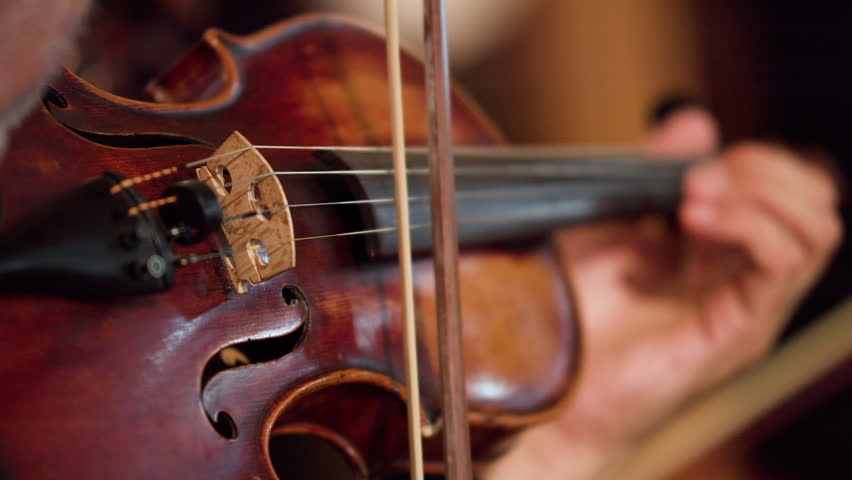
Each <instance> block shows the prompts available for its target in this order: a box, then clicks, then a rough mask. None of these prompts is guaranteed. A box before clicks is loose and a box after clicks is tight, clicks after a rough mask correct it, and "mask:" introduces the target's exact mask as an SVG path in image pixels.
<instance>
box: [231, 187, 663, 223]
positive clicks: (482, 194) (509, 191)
mask: <svg viewBox="0 0 852 480" xmlns="http://www.w3.org/2000/svg"><path fill="white" fill-rule="evenodd" d="M619 186H620V187H621V186H623V185H622V184H619ZM649 186H650V185H649ZM583 190H584V192H585V191H588V190H594V191H599V186H589V185H586V186H584V187H583ZM663 190H666V191H667V189H665V186H663ZM566 192H570V193H575V194H576V193H580V192H578V189H577V187H574V188H573V189H572V190H570V191H567V190H566ZM541 194H542V191H541V188H535V189H519V188H503V189H492V190H474V191H466V192H461V191H457V192H456V198H457V199H492V200H493V199H506V198H512V197H524V196H530V195H532V196H536V195H541ZM408 199H409V203H411V202H422V201H426V200H429V197H428V196H424V195H409V196H408ZM394 202H396V199H395V198H393V197H385V198H375V199H366V200H342V201H337V202H315V203H295V204H288V205H278V206H275V207H268V208H263V209H260V210H252V211H250V212H244V213H240V214H236V215H232V216H230V217H226V218H225V219H223V220H222V223H228V222H232V221H236V220H242V219H245V218H252V217H255V216H257V215H262V214H265V213H273V212H276V211H279V210H284V209H287V208H304V207H336V206H342V205H381V204H393V203H394ZM227 205H228V204H223V205H222V208H223V209H224V208H225V207H226V206H227Z"/></svg>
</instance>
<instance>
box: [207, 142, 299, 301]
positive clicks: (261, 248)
mask: <svg viewBox="0 0 852 480" xmlns="http://www.w3.org/2000/svg"><path fill="white" fill-rule="evenodd" d="M250 147H252V144H251V143H250V142H249V141H248V140H246V138H245V137H244V136H243V135H242V134H240V133H239V132H234V133H233V134H231V136H230V137H228V139H227V140H225V142H224V143H222V145H221V146H220V147H219V148H218V149H217V150H216V152H214V154H213V155H212V157H213V158H212V159H211V160H210V161H209V162H208V163H207V164H206V165H205V166H203V167H201V168H198V169H197V170H196V174H197V175H198V179H199V180H200V181H202V182H204V183H206V184H207V185H208V186H210V188H211V189H212V190H213V191H214V192H215V193H216V196H217V197H218V198H219V203H220V204H221V205H222V213H223V217H224V218H226V219H228V220H227V221H225V222H223V223H222V231H223V232H224V234H225V238H226V239H227V241H228V243H229V244H230V247H231V251H232V256H230V257H224V260H225V265H226V266H227V269H228V273H229V275H230V276H231V281H232V282H233V283H234V288H235V289H236V291H237V293H240V294H243V293H246V292H248V288H249V286H252V285H257V284H259V283H261V282H263V281H266V280H269V279H270V278H272V277H274V276H276V275H278V274H280V273H283V272H285V271H287V270H289V269H291V268H293V267H295V266H296V243H295V240H294V235H293V221H292V218H291V216H290V209H289V208H287V205H288V203H287V197H286V195H285V194H284V188H283V187H282V185H281V182H280V181H279V180H278V177H277V176H276V175H275V174H274V172H273V170H272V167H271V166H270V165H269V162H267V160H266V159H265V158H264V157H263V155H261V154H260V152H258V151H257V149H255V148H250ZM228 152H233V154H231V155H228V154H227V153H228ZM220 155H221V156H220ZM252 179H253V180H252ZM247 212H255V213H256V214H255V215H248V216H247V215H245V214H246V213H247Z"/></svg>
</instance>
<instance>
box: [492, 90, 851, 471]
mask: <svg viewBox="0 0 852 480" xmlns="http://www.w3.org/2000/svg"><path fill="white" fill-rule="evenodd" d="M717 138H718V133H717V130H716V126H715V123H714V122H713V119H712V118H711V117H710V116H709V115H708V114H707V113H706V112H704V111H703V110H700V109H698V108H694V107H693V108H687V109H682V110H680V111H677V112H674V113H673V114H672V115H670V116H669V118H667V119H666V120H665V121H664V122H663V123H662V124H661V125H660V126H659V128H658V129H657V130H656V131H655V132H654V133H653V134H652V135H651V138H650V139H649V142H648V143H649V149H650V150H651V151H652V152H655V153H657V154H660V155H670V156H685V155H701V154H708V153H711V152H713V151H714V150H715V148H716V143H717ZM836 197H837V194H836V189H835V186H834V184H833V182H832V180H831V178H830V177H829V176H828V175H827V174H826V173H825V172H824V171H822V170H821V169H819V168H818V167H816V166H814V165H811V164H807V163H805V162H804V161H803V160H802V159H801V158H798V157H797V156H796V155H794V154H793V153H792V152H790V151H787V150H784V149H781V148H779V147H774V146H769V145H763V144H744V145H739V146H735V147H733V148H731V149H729V150H727V151H725V152H724V153H722V154H721V155H720V156H719V158H718V159H717V160H715V161H712V162H709V163H707V164H703V165H701V166H698V167H695V168H694V169H692V170H691V171H690V173H689V174H688V175H687V177H686V179H685V182H684V196H683V201H682V203H681V205H680V207H679V211H678V217H679V224H680V232H670V231H668V230H667V229H666V227H665V225H664V224H663V223H662V222H660V221H653V220H650V221H649V220H648V219H642V220H638V221H635V222H620V223H611V224H605V225H593V226H588V227H582V228H572V229H566V230H563V231H560V232H558V233H557V234H556V236H555V244H556V248H557V250H558V251H559V253H560V256H561V258H562V259H563V267H564V270H565V271H566V272H568V275H569V278H571V279H572V280H573V282H574V287H575V294H576V299H577V301H578V303H579V307H580V313H581V320H582V322H583V324H582V326H583V332H584V348H585V352H584V358H583V370H582V372H581V378H580V379H579V384H578V385H577V392H576V396H575V398H574V400H573V402H572V403H571V405H570V406H569V407H568V408H567V409H566V410H565V411H564V412H562V413H561V414H560V416H559V417H558V418H557V419H556V420H555V421H553V422H550V423H548V424H545V425H542V426H540V427H537V428H536V429H533V430H531V431H529V432H526V433H525V434H524V435H522V437H521V438H520V439H519V441H518V443H517V445H516V447H515V448H514V449H513V450H512V451H511V452H510V453H509V454H508V455H507V456H506V457H505V458H503V459H501V460H500V461H499V462H497V463H496V464H495V465H494V466H493V467H492V468H491V469H490V471H489V472H488V474H487V475H488V478H491V479H501V478H542V479H546V478H554V479H556V478H558V479H565V478H589V477H593V476H595V475H596V474H597V473H599V472H600V471H601V469H602V468H603V467H604V466H605V465H606V464H607V463H608V462H609V461H611V460H613V458H614V457H616V456H617V455H618V454H619V453H620V452H621V451H622V450H623V449H624V448H626V447H627V446H628V445H629V444H631V443H632V442H634V441H636V439H637V438H638V437H639V436H640V435H641V434H643V433H644V432H646V431H648V430H649V428H650V427H651V426H653V425H654V424H655V423H656V422H659V421H660V420H661V419H663V418H664V417H665V416H666V415H668V414H670V413H671V412H672V411H673V410H674V409H675V408H677V407H678V406H679V405H680V404H682V403H683V402H684V401H685V400H686V399H687V398H689V397H691V396H694V395H696V394H697V393H700V392H702V391H704V390H706V389H707V388H709V387H710V386H712V385H714V384H716V383H718V382H719V381H720V380H722V379H724V378H727V377H729V376H730V375H731V374H733V373H735V372H737V371H738V370H740V369H742V368H743V367H745V366H747V365H749V364H750V363H752V362H753V361H754V360H756V359H757V358H759V357H760V356H761V355H762V354H763V353H765V352H766V351H767V350H768V349H769V348H770V347H771V345H772V344H773V342H774V340H775V338H776V336H777V334H778V332H779V331H780V330H781V328H782V327H783V325H784V322H785V321H786V320H787V318H788V317H789V315H790V313H791V312H792V310H793V309H794V308H795V306H796V305H797V303H798V302H799V301H800V299H801V298H802V296H803V295H804V294H805V293H806V292H807V290H808V289H809V288H810V287H811V286H812V285H813V283H814V282H815V281H816V279H817V278H818V276H819V275H820V273H821V272H822V271H823V269H824V268H825V266H826V263H827V262H828V260H829V259H830V257H831V254H832V252H833V251H834V249H835V248H836V246H837V244H838V243H839V239H840V235H841V226H840V221H839V216H838V214H837V209H836V201H837V198H836Z"/></svg>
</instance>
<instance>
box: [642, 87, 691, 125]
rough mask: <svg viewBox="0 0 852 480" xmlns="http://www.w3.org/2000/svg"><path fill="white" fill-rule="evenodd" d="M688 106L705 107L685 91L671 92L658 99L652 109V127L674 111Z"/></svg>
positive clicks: (650, 121) (650, 120)
mask: <svg viewBox="0 0 852 480" xmlns="http://www.w3.org/2000/svg"><path fill="white" fill-rule="evenodd" d="M688 107H697V108H704V105H703V104H702V103H701V102H700V101H698V99H696V98H695V97H693V96H692V95H688V94H684V93H670V94H668V95H665V96H663V97H662V98H661V99H660V100H659V101H657V103H656V106H655V107H654V109H653V110H652V111H651V115H650V118H649V123H650V124H651V126H652V127H655V126H658V125H660V124H662V123H663V122H664V121H666V119H667V118H669V117H670V116H671V115H672V114H673V113H674V112H677V111H679V110H682V109H684V108H688Z"/></svg>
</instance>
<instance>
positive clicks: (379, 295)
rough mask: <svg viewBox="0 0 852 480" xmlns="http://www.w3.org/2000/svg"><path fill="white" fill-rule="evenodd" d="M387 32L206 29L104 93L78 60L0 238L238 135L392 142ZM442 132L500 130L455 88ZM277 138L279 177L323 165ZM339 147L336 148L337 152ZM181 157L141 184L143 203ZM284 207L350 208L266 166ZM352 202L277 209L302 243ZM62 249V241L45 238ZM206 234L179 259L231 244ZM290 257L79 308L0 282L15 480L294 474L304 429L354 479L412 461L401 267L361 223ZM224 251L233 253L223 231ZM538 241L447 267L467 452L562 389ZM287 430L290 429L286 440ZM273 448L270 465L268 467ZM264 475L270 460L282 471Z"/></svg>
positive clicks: (41, 125)
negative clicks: (246, 276) (115, 178)
mask: <svg viewBox="0 0 852 480" xmlns="http://www.w3.org/2000/svg"><path fill="white" fill-rule="evenodd" d="M403 79H404V92H403V93H404V98H405V101H406V119H405V120H406V122H405V124H406V127H407V129H406V135H407V138H408V140H409V142H411V143H412V144H419V143H422V142H423V141H424V138H425V135H426V132H425V111H424V110H423V105H424V95H425V94H424V88H423V80H422V79H423V72H422V66H421V64H420V62H419V61H418V60H416V59H415V58H413V57H411V56H410V55H405V56H404V57H403ZM386 85H387V80H386V69H385V64H384V44H383V40H382V38H381V37H380V36H379V35H377V34H376V33H374V32H372V31H370V30H368V29H365V28H363V27H360V26H357V25H354V24H351V23H349V22H346V21H343V20H340V19H335V18H327V17H308V18H303V19H299V20H294V21H290V22H286V23H282V24H278V25H275V26H273V27H270V28H268V29H266V30H263V31H261V32H259V33H257V34H254V35H251V36H248V37H236V36H233V35H229V34H226V33H224V32H221V31H218V30H210V31H208V32H207V34H205V36H204V38H203V40H202V41H201V42H199V43H198V44H197V45H196V46H195V48H193V49H192V51H190V52H189V53H188V54H187V55H186V56H184V57H183V58H182V59H181V60H180V61H179V62H178V63H176V64H175V66H174V67H173V68H172V69H171V70H170V71H168V72H166V73H165V74H163V75H162V76H161V77H160V78H158V79H156V80H154V81H153V82H152V83H151V84H150V85H149V87H148V93H149V94H150V95H151V97H152V100H153V101H151V102H142V101H135V100H129V99H125V98H120V97H116V96H114V95H111V94H109V93H107V92H104V91H101V90H99V89H97V88H96V87H94V86H92V85H89V84H87V83H86V82H84V81H83V80H81V79H79V78H78V77H76V76H75V75H74V74H73V73H71V72H70V71H67V70H66V71H63V72H62V73H61V74H60V75H59V76H58V77H57V78H56V79H55V80H54V81H53V82H52V83H51V88H50V90H49V92H48V94H47V95H46V96H45V101H44V103H43V105H40V106H39V107H38V108H37V109H35V111H33V112H32V114H31V115H30V116H29V117H28V118H27V120H26V121H25V122H24V123H23V124H22V125H21V126H20V127H19V128H18V129H17V131H16V132H15V133H14V135H13V138H12V142H11V145H10V149H9V151H8V152H7V154H6V158H5V161H4V162H3V164H2V166H0V192H2V200H3V204H4V218H3V224H2V232H3V233H8V232H10V231H13V230H14V229H15V228H16V226H17V225H19V224H21V222H24V221H25V220H27V218H28V217H30V216H31V215H32V214H33V212H36V211H38V210H39V208H41V207H43V206H44V205H46V204H47V203H48V202H49V201H50V200H51V199H52V198H54V197H55V196H56V195H58V194H59V193H61V192H63V191H65V190H67V189H69V188H72V187H74V186H75V185H78V184H80V183H81V182H83V181H85V180H87V179H89V178H91V177H95V176H98V175H100V174H102V173H103V172H105V171H110V172H116V173H119V174H120V175H122V176H123V177H128V178H130V177H135V176H138V175H144V174H146V173H149V172H153V171H159V170H162V169H165V168H168V167H171V166H174V165H181V164H186V163H187V162H191V161H194V160H198V159H202V158H205V157H207V156H209V155H210V154H211V153H212V152H213V150H214V149H215V148H217V147H218V146H219V145H220V144H222V142H224V141H225V140H226V139H227V138H228V137H229V136H230V135H232V133H233V132H235V131H239V132H240V133H241V134H243V135H244V136H245V138H247V139H248V140H249V141H251V142H252V143H253V144H255V145H278V146H288V145H289V146H316V145H320V146H334V145H345V146H358V145H387V144H389V143H390V137H389V136H390V125H389V106H388V101H387V94H386ZM453 102H454V111H453V124H454V134H455V141H456V142H457V143H458V144H467V145H476V144H495V143H499V142H501V137H500V134H499V133H498V131H497V130H496V129H495V128H494V127H493V126H492V125H491V124H490V123H489V122H488V120H487V119H486V118H485V117H484V115H483V114H482V112H481V111H480V110H479V109H478V108H477V107H476V106H475V105H474V104H473V103H472V102H471V101H470V99H469V98H468V97H467V96H466V95H465V94H464V93H463V92H461V91H458V90H457V91H455V93H454V95H453ZM315 153H316V152H314V151H312V150H310V149H308V150H269V151H263V156H264V157H265V158H266V159H267V160H268V162H269V164H270V165H271V166H272V168H274V169H275V170H278V171H292V170H306V171H313V170H320V169H328V168H330V167H331V165H330V164H329V162H328V161H327V159H325V160H324V159H323V158H321V157H319V156H317V155H316V154H315ZM332 163H333V162H332ZM193 177H194V170H193V169H188V170H182V171H180V172H178V173H176V174H174V175H173V176H171V177H168V178H167V177H166V176H163V177H162V178H155V179H153V180H150V181H147V182H145V183H140V184H139V185H138V186H137V187H134V188H138V191H139V192H140V193H141V194H142V195H144V196H145V197H146V198H149V199H150V198H158V197H159V196H160V195H161V194H162V192H163V190H165V189H166V187H168V186H169V185H170V184H171V183H172V182H174V181H175V180H180V179H189V178H193ZM282 184H283V186H284V189H285V190H286V194H287V199H288V201H289V203H290V204H316V203H337V202H343V201H350V200H356V199H357V198H355V197H356V194H354V193H353V190H352V189H351V188H350V185H349V184H347V183H346V182H342V181H341V180H339V179H334V178H329V177H324V176H313V177H312V176H301V177H298V178H292V179H291V178H285V179H284V180H282ZM362 218H363V217H361V216H359V210H358V209H357V207H354V206H339V207H329V208H313V209H309V208H304V209H292V222H293V231H294V232H295V233H294V234H295V235H296V237H312V236H324V235H326V234H329V233H335V232H348V231H355V230H358V229H364V228H365V227H366V226H365V225H363V221H362ZM56 241H57V242H61V241H62V237H61V232H59V233H58V234H57V238H56ZM223 242H224V239H223V236H222V235H221V234H219V235H213V236H211V237H210V238H208V239H207V240H205V241H203V242H201V243H199V244H197V245H195V246H192V247H175V248H176V250H178V249H179V250H180V253H181V254H182V255H187V254H190V253H192V254H196V255H203V254H205V253H209V252H216V251H219V250H221V249H222V248H223V246H224V243H223ZM296 243H297V246H296V266H295V268H293V269H290V270H289V271H286V272H285V273H282V274H280V275H277V276H275V277H273V278H271V279H269V280H266V281H263V282H261V283H259V284H258V285H257V286H253V287H251V288H248V291H247V292H246V293H244V294H238V292H237V288H236V286H235V285H234V284H233V282H232V280H231V277H230V276H229V275H228V271H227V268H228V267H227V264H226V261H225V260H223V259H222V258H213V259H210V260H206V261H199V262H197V263H194V264H192V265H190V266H188V267H186V268H182V269H179V270H177V272H176V274H175V279H174V285H173V287H172V288H171V289H169V290H168V291H166V292H163V293H158V294H153V295H142V296H130V297H119V298H113V299H99V300H80V299H72V298H64V297H62V296H53V295H50V296H44V295H38V294H33V293H28V294H10V295H4V296H2V297H0V311H2V312H3V313H2V315H0V316H1V317H2V321H0V338H2V339H3V349H2V352H3V353H2V355H3V360H4V361H3V362H2V367H0V379H2V381H3V383H4V384H5V385H6V386H7V388H6V389H5V393H4V395H3V396H2V398H0V407H2V411H3V412H4V413H5V419H4V421H3V422H0V471H2V473H4V474H6V475H7V476H9V477H10V478H26V479H30V478H31V479H42V478H45V479H46V478H55V477H57V476H64V477H68V478H222V479H227V478H234V479H246V478H251V479H265V478H276V476H277V478H293V475H288V471H293V472H295V471H299V470H298V469H297V468H296V466H295V465H293V463H292V462H293V460H294V459H293V458H292V456H288V455H287V451H286V450H287V449H286V448H281V445H288V444H287V443H286V441H287V439H291V440H292V439H294V438H295V439H298V438H302V437H299V435H312V436H315V437H319V438H321V439H322V440H324V441H325V442H328V444H330V445H332V446H333V447H334V448H335V449H337V450H338V451H339V452H340V454H341V455H342V457H343V458H344V459H345V460H346V462H347V464H348V466H349V468H350V469H351V470H352V471H353V472H354V474H355V476H357V477H359V478H365V477H367V476H370V475H378V474H380V473H381V472H387V471H393V470H404V469H405V468H406V448H405V444H406V440H405V435H404V431H405V415H404V406H403V405H404V404H403V401H404V398H405V388H404V382H403V380H402V379H403V377H402V371H403V365H402V357H401V349H402V346H401V344H400V338H401V337H400V335H399V330H400V328H401V326H400V306H399V303H398V298H399V295H398V288H399V287H398V279H397V275H396V266H395V265H394V264H392V263H389V262H387V261H383V260H381V259H375V258H370V256H369V255H366V256H365V255H364V252H365V248H366V247H365V245H366V244H367V243H368V240H367V239H366V238H365V237H363V236H351V237H329V238H318V239H314V240H305V241H298V242H296ZM234 248H236V247H234ZM554 255H555V254H554V252H553V250H551V249H550V247H549V245H548V242H547V239H546V237H545V238H541V237H539V238H532V239H526V240H525V241H523V242H521V243H513V244H512V245H511V246H503V247H501V248H497V247H494V246H491V247H486V248H468V249H465V250H464V251H463V255H462V258H461V260H460V276H461V279H460V280H461V298H462V318H463V321H464V349H465V352H464V353H465V359H466V371H467V391H468V405H469V409H470V411H469V417H468V418H469V424H470V426H471V428H472V433H471V437H472V449H473V456H474V460H475V462H479V463H481V462H485V461H487V460H488V459H490V458H492V457H493V456H495V455H497V454H499V452H500V451H501V449H502V448H504V447H505V446H506V445H507V443H506V442H507V440H509V439H510V438H511V437H512V435H513V434H514V433H515V432H517V431H518V430H519V429H522V428H524V427H526V426H529V425H532V424H535V423H537V422H540V421H542V420H543V419H545V418H548V417H549V416H550V415H552V414H553V413H554V412H555V411H556V410H557V409H558V408H559V407H560V406H561V405H563V404H564V403H565V402H566V401H567V400H568V399H569V397H570V392H571V387H572V384H573V381H574V377H575V374H576V372H577V359H578V347H579V332H578V328H577V322H576V312H575V309H574V306H573V304H572V301H571V295H570V288H569V286H568V284H567V282H566V279H565V278H564V277H563V274H562V272H561V271H560V270H559V268H558V265H559V261H558V260H557V259H556V258H555V257H554ZM432 275H433V274H432V271H431V266H430V264H429V263H428V262H427V261H424V260H420V261H418V262H417V263H416V265H415V287H416V306H417V316H418V328H419V331H420V334H421V336H420V338H421V343H420V345H419V348H420V350H421V353H420V356H421V360H422V364H421V367H420V370H421V375H422V377H423V391H422V400H423V404H422V405H423V412H422V422H423V425H424V426H425V431H426V434H427V435H428V438H427V439H426V458H427V467H428V469H429V470H430V471H435V472H438V471H440V470H441V464H440V463H441V461H440V458H441V452H440V449H441V447H440V442H439V441H438V437H437V435H436V433H437V432H438V431H439V430H440V428H441V421H440V418H441V416H440V408H439V405H438V400H437V399H438V393H439V392H438V391H437V384H436V377H435V369H436V346H435V336H436V332H435V323H434V318H435V311H434V291H433V287H432V285H433V284H432ZM282 442H284V443H282ZM273 464H275V466H274V467H273ZM276 472H277V473H276Z"/></svg>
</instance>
